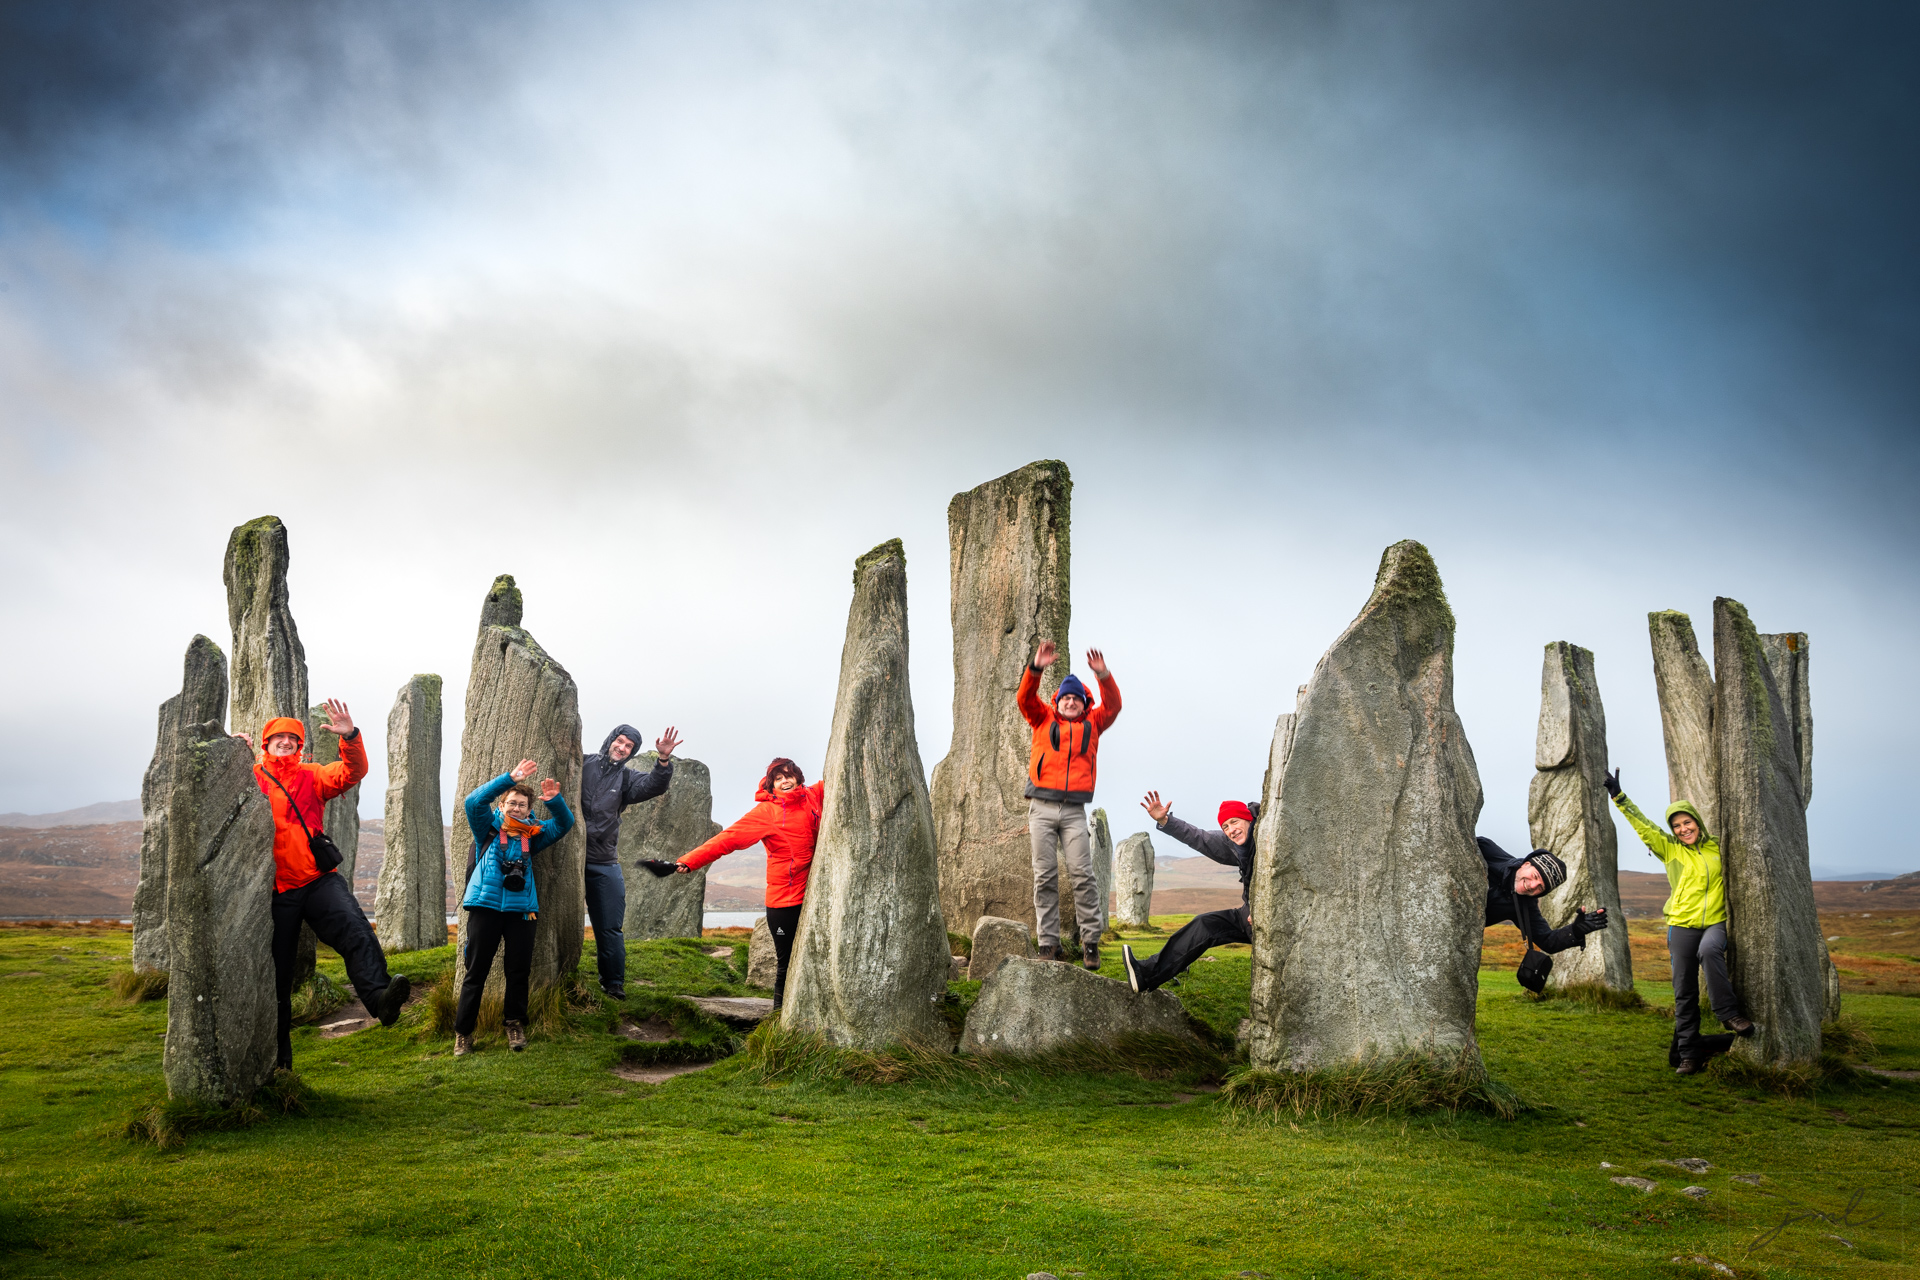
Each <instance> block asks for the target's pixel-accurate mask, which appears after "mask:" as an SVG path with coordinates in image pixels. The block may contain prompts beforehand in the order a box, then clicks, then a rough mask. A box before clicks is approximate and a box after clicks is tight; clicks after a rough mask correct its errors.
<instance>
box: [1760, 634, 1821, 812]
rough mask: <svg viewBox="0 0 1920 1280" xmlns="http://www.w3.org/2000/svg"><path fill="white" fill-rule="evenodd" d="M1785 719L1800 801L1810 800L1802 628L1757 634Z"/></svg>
mask: <svg viewBox="0 0 1920 1280" xmlns="http://www.w3.org/2000/svg"><path fill="white" fill-rule="evenodd" d="M1760 647H1761V649H1762V650H1763V651H1764V652H1765V653H1766V655H1767V669H1768V670H1769V671H1771V672H1772V673H1773V687H1774V689H1775V691H1776V692H1778V693H1779V695H1780V702H1781V705H1782V706H1783V707H1785V709H1786V713H1787V719H1788V720H1789V721H1791V722H1792V725H1793V750H1794V755H1795V756H1796V757H1798V758H1799V761H1800V804H1801V806H1802V807H1803V808H1804V807H1806V806H1807V805H1811V804H1812V803H1813V692H1812V690H1811V689H1810V688H1809V687H1808V683H1807V676H1808V668H1809V666H1810V662H1809V660H1810V658H1811V657H1812V654H1811V652H1810V651H1809V649H1808V646H1807V633H1806V632H1804V631H1783V632H1778V633H1776V634H1773V635H1763V636H1761V637H1760Z"/></svg>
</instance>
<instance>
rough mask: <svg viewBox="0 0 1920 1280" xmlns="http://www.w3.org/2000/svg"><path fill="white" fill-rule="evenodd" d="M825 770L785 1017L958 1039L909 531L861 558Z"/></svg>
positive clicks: (875, 1036)
mask: <svg viewBox="0 0 1920 1280" xmlns="http://www.w3.org/2000/svg"><path fill="white" fill-rule="evenodd" d="M821 780H822V781H823V782H824V783H825V784H826V787H825V807H824V809H823V811H822V813H821V815H820V835H819V841H818V844H817V845H816V846H815V853H814V857H813V868H812V870H811V872H810V873H809V876H808V879H807V901H806V906H805V907H804V909H803V910H802V911H801V914H800V932H799V938H798V940H797V942H796V945H795V948H794V955H793V968H792V971H791V972H790V974H789V975H788V980H787V990H786V1012H785V1015H784V1025H785V1026H786V1027H788V1028H789V1029H792V1030H797V1031H812V1032H818V1033H820V1034H822V1035H824V1036H825V1037H826V1038H827V1040H828V1041H829V1042H830V1043H833V1044H836V1045H841V1046H845V1047H849V1048H857V1049H876V1048H880V1047H882V1046H884V1045H890V1044H905V1043H913V1044H923V1045H938V1046H939V1047H941V1048H951V1047H952V1045H953V1035H952V1033H951V1032H950V1031H949V1030H948V1028H947V1023H946V1020H945V1018H944V1017H943V1016H942V1015H941V1002H942V1000H943V999H944V997H945V996H946V991H947V972H948V968H949V966H950V964H951V958H950V955H949V952H948V945H947V924H946V920H945V918H944V917H943V916H942V914H941V911H940V868H939V862H938V858H937V856H936V854H935V852H934V837H933V813H932V810H931V806H930V805H929V803H928V799H927V784H926V781H925V775H924V774H923V773H922V772H921V765H920V745H919V742H918V740H917V739H916V738H915V737H914V730H913V694H912V692H911V690H910V689H909V688H908V685H907V557H906V553H905V551H903V550H902V549H901V546H900V543H899V541H898V540H895V541H892V542H886V543H882V544H881V545H880V546H877V547H875V548H874V549H873V550H872V551H869V552H868V553H867V554H866V555H864V556H861V557H860V559H859V560H857V561H856V562H855V563H854V568H853V607H852V608H851V609H850V610H849V611H848V613H847V638H846V643H845V645H844V646H842V648H841V650H840V689H839V692H838V694H837V695H836V696H835V698H834V704H833V729H832V732H831V734H830V735H829V737H828V739H827V760H826V765H825V767H824V769H823V770H822V771H821ZM1030 906H1031V904H1029V907H1030Z"/></svg>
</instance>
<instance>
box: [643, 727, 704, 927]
mask: <svg viewBox="0 0 1920 1280" xmlns="http://www.w3.org/2000/svg"><path fill="white" fill-rule="evenodd" d="M656 759H658V757H657V756H656V755H655V754H654V753H653V752H651V751H648V752H645V753H643V754H641V755H637V756H634V757H633V758H631V759H630V760H628V761H627V768H629V769H637V770H639V771H640V772H641V773H646V772H647V771H649V770H650V769H652V768H653V765H654V761H655V760H656ZM718 830H720V824H719V823H717V822H715V821H714V820H713V775H712V774H710V773H709V772H708V771H707V766H705V765H704V764H701V763H700V762H699V761H698V760H689V759H687V758H686V757H684V756H681V757H679V758H677V759H675V760H674V762H673V784H672V785H671V786H669V787H668V788H667V789H666V791H665V793H664V794H661V795H657V796H655V797H654V798H653V799H651V800H647V801H644V802H642V803H640V804H635V805H629V806H627V808H626V810H625V811H624V812H623V813H621V815H620V852H619V858H620V866H621V868H622V869H623V870H624V872H625V875H626V881H627V916H626V923H625V924H624V925H623V926H622V928H623V929H624V930H625V931H626V935H627V941H628V942H641V941H644V940H646V939H648V938H697V937H699V936H700V926H701V922H702V921H703V920H704V919H705V911H706V902H707V869H706V868H705V867H701V868H700V869H699V870H698V871H690V872H688V873H687V874H685V875H671V876H656V875H654V874H653V873H652V872H651V871H648V870H647V869H646V868H645V867H642V866H641V865H640V863H641V861H642V860H644V859H647V858H658V859H659V860H660V861H662V862H675V861H678V860H679V858H680V855H681V854H683V853H689V852H691V851H692V850H693V849H695V848H696V847H698V846H699V845H700V844H702V843H703V842H705V841H706V839H707V837H709V836H711V835H712V834H713V833H714V832H716V831H718Z"/></svg>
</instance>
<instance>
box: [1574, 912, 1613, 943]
mask: <svg viewBox="0 0 1920 1280" xmlns="http://www.w3.org/2000/svg"><path fill="white" fill-rule="evenodd" d="M1573 927H1574V929H1575V930H1577V931H1578V932H1579V934H1580V936H1581V937H1583V938H1584V937H1585V936H1586V935H1588V934H1590V933H1598V932H1600V931H1601V930H1602V929H1604V928H1606V927H1607V909H1606V908H1605V907H1601V908H1599V909H1597V910H1594V911H1586V910H1582V911H1580V912H1578V913H1577V914H1576V915H1575V916H1574V920H1573Z"/></svg>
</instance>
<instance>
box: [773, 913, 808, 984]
mask: <svg viewBox="0 0 1920 1280" xmlns="http://www.w3.org/2000/svg"><path fill="white" fill-rule="evenodd" d="M799 931H800V908H799V907H768V908H767V932H768V933H770V934H772V935H773V961H774V969H773V1002H774V1003H775V1004H779V1003H781V1002H782V1001H783V1000H785V999H786V998H787V962H788V961H789V960H791V959H793V938H794V935H795V934H796V933H798V932H799Z"/></svg>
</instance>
